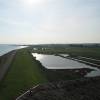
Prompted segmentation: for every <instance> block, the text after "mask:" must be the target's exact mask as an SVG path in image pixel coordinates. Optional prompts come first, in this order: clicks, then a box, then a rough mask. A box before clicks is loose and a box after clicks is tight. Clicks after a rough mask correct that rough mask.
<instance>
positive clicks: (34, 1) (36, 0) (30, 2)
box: [22, 0, 44, 6]
mask: <svg viewBox="0 0 100 100" xmlns="http://www.w3.org/2000/svg"><path fill="white" fill-rule="evenodd" d="M22 1H23V3H24V4H25V5H27V6H36V5H41V4H42V3H43V2H44V0H22Z"/></svg>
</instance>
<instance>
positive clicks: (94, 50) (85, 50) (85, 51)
mask: <svg viewBox="0 0 100 100" xmlns="http://www.w3.org/2000/svg"><path fill="white" fill-rule="evenodd" d="M33 52H39V53H47V54H57V53H67V54H70V55H72V56H86V57H93V58H98V59H100V47H64V48H60V47H59V48H58V47H50V48H49V47H47V48H44V49H43V48H39V47H38V49H37V50H33Z"/></svg>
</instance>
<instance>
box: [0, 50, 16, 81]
mask: <svg viewBox="0 0 100 100" xmlns="http://www.w3.org/2000/svg"><path fill="white" fill-rule="evenodd" d="M15 54H16V50H14V51H11V52H9V53H7V54H5V55H3V56H2V57H0V81H1V80H2V79H3V77H4V76H5V74H6V72H7V71H8V69H9V67H10V64H11V62H12V60H13V59H14V57H15Z"/></svg>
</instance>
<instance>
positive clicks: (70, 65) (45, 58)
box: [32, 53, 100, 77]
mask: <svg viewBox="0 0 100 100" xmlns="http://www.w3.org/2000/svg"><path fill="white" fill-rule="evenodd" d="M32 55H33V56H34V57H36V59H37V60H39V61H40V62H41V63H42V65H43V66H44V67H45V68H47V69H80V68H89V69H93V71H91V72H89V73H87V75H86V76H85V77H93V76H100V70H99V69H98V68H96V67H92V66H89V65H86V64H83V63H80V62H77V61H74V60H70V59H65V58H62V57H59V56H55V55H45V54H37V53H32Z"/></svg>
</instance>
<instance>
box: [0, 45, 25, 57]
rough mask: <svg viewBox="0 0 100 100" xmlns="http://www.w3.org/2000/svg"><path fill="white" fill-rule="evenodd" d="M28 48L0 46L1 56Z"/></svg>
mask: <svg viewBox="0 0 100 100" xmlns="http://www.w3.org/2000/svg"><path fill="white" fill-rule="evenodd" d="M24 47H26V46H17V45H6V44H0V56H2V55H4V54H6V53H8V52H10V51H12V50H15V49H20V48H24Z"/></svg>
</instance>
